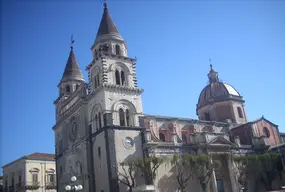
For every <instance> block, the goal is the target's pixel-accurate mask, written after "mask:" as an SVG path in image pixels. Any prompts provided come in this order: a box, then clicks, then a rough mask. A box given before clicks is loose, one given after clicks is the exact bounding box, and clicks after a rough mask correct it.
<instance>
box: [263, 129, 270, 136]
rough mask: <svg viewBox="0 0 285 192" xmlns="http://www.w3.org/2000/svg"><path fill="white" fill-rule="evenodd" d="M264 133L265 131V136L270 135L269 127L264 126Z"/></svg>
mask: <svg viewBox="0 0 285 192" xmlns="http://www.w3.org/2000/svg"><path fill="white" fill-rule="evenodd" d="M263 133H264V135H265V137H267V138H269V137H270V132H269V130H268V128H267V127H263Z"/></svg>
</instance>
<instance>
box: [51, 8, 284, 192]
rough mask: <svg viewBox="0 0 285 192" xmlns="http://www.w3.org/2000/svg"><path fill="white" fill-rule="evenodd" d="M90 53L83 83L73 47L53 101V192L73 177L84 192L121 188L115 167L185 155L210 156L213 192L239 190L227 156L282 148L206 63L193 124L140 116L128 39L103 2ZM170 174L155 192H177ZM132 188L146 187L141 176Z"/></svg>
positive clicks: (165, 172)
mask: <svg viewBox="0 0 285 192" xmlns="http://www.w3.org/2000/svg"><path fill="white" fill-rule="evenodd" d="M91 51H92V56H93V58H92V61H91V62H90V64H89V65H88V66H87V67H86V71H87V72H88V82H86V81H85V80H84V77H83V75H82V72H81V70H80V67H79V64H78V62H77V59H76V57H75V52H74V50H73V47H71V50H70V54H69V57H68V60H67V63H66V66H65V70H64V73H63V76H62V78H61V80H60V82H59V84H58V90H59V96H58V98H57V99H56V100H55V101H54V104H55V106H56V124H55V126H54V127H53V130H54V133H55V146H56V171H57V182H58V183H57V186H58V191H59V192H62V191H64V186H65V185H67V184H68V183H69V179H70V177H71V176H74V175H75V176H77V178H78V182H79V184H81V185H83V187H84V188H83V191H86V192H87V191H96V192H115V191H120V192H121V191H126V186H125V185H123V184H122V183H119V182H118V177H119V175H118V173H117V171H118V170H117V165H118V163H120V162H124V161H126V160H127V159H131V158H143V157H144V156H146V155H154V156H171V155H174V154H182V153H186V152H189V151H196V153H207V154H212V161H213V162H215V164H217V165H220V166H218V167H217V168H216V170H215V171H213V174H212V176H211V182H210V189H209V190H210V191H211V192H222V191H226V192H237V191H238V183H237V179H236V174H235V169H234V165H233V162H232V160H231V158H230V155H231V154H232V152H233V151H234V152H235V153H240V152H241V151H243V152H242V153H245V152H249V151H251V150H252V149H251V148H249V147H248V146H249V145H278V144H279V143H280V136H279V131H278V126H277V125H275V124H273V123H271V122H270V121H269V120H266V119H265V118H264V117H263V118H260V119H258V120H256V121H254V122H249V121H248V119H247V116H246V110H245V106H244V102H245V101H244V100H243V97H242V96H241V95H240V94H239V92H238V91H237V90H236V89H235V88H234V87H232V86H231V85H229V84H227V83H224V82H221V81H220V80H219V76H218V72H216V71H215V70H214V69H213V67H212V66H211V68H210V71H209V73H208V79H209V84H208V85H207V86H206V87H205V88H204V89H203V90H202V91H201V94H200V96H199V100H198V104H197V109H196V111H197V115H198V120H196V119H190V118H189V119H185V118H179V117H164V116H153V115H147V114H144V113H143V106H142V98H141V95H142V93H143V89H141V88H139V87H138V86H137V75H136V62H137V60H136V58H131V57H129V56H128V48H127V45H126V42H125V40H124V39H123V37H122V36H121V34H120V33H119V30H118V29H117V27H116V25H115V24H114V22H113V20H112V18H111V16H110V13H109V10H108V8H107V5H106V3H105V4H104V12H103V16H102V20H101V23H100V25H99V29H98V32H97V36H96V39H95V41H94V43H93V45H92V47H91ZM172 169H173V166H172V165H171V164H170V163H168V162H165V163H164V164H163V165H161V166H160V167H159V168H158V170H157V172H158V174H157V177H156V180H155V181H153V186H154V187H155V191H161V192H170V191H171V192H173V191H177V184H176V183H175V182H176V179H175V176H174V174H173V170H172ZM138 184H144V180H143V179H142V178H141V177H140V178H138ZM188 186H189V189H192V190H194V189H195V190H194V191H199V190H201V189H200V186H199V184H198V182H197V181H196V180H190V181H189V184H188Z"/></svg>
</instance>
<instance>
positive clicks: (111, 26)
mask: <svg viewBox="0 0 285 192" xmlns="http://www.w3.org/2000/svg"><path fill="white" fill-rule="evenodd" d="M91 51H92V55H93V60H92V62H91V63H90V64H89V65H88V66H87V67H86V71H87V72H88V78H89V84H88V90H89V93H90V94H91V95H93V96H92V103H93V104H92V105H94V106H95V107H94V108H93V109H92V110H91V111H90V112H91V114H92V117H91V119H93V120H95V123H93V124H92V127H93V131H94V129H95V130H98V129H100V128H101V126H102V124H103V115H104V114H106V113H112V117H113V124H114V125H120V126H138V116H139V114H141V113H142V111H143V109H142V101H141V94H142V92H143V90H142V89H140V88H138V87H137V76H136V59H135V58H130V57H128V52H127V45H126V42H125V40H124V39H123V37H122V36H121V34H120V32H119V30H118V28H117V27H116V25H115V23H114V22H113V19H112V17H111V15H110V13H109V10H108V7H107V3H106V2H105V3H104V12H103V16H102V19H101V23H100V25H99V29H98V32H97V35H96V38H95V41H94V43H93V45H92V47H91ZM93 122H94V121H93Z"/></svg>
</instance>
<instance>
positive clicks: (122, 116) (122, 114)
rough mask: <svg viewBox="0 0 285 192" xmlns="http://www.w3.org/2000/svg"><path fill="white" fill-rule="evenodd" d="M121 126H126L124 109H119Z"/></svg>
mask: <svg viewBox="0 0 285 192" xmlns="http://www.w3.org/2000/svg"><path fill="white" fill-rule="evenodd" d="M119 118H120V126H126V122H125V113H124V110H123V109H119Z"/></svg>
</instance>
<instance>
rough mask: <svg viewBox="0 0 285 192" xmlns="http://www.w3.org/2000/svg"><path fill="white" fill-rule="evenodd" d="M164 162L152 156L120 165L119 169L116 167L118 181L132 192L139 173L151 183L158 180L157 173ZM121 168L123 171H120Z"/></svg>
mask: <svg viewBox="0 0 285 192" xmlns="http://www.w3.org/2000/svg"><path fill="white" fill-rule="evenodd" d="M163 162H164V159H163V158H159V157H155V156H152V157H146V158H144V159H142V158H137V159H132V160H128V161H126V162H122V163H119V167H118V166H117V167H116V168H117V174H118V181H119V182H120V183H122V184H124V185H126V186H127V187H128V190H129V192H132V191H133V189H134V188H135V187H136V177H137V174H138V172H139V171H141V172H142V173H143V174H144V175H145V178H147V179H148V180H149V182H151V181H154V180H155V178H156V171H157V169H158V167H159V166H160V165H161V164H162V163H163ZM119 168H121V170H119Z"/></svg>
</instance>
